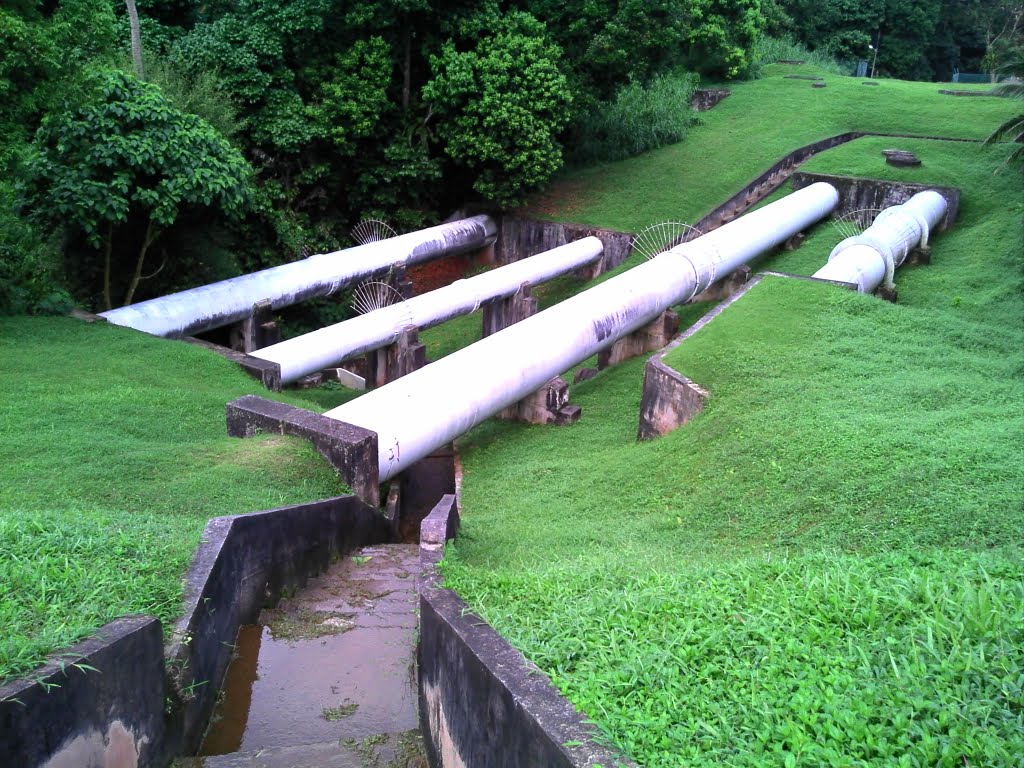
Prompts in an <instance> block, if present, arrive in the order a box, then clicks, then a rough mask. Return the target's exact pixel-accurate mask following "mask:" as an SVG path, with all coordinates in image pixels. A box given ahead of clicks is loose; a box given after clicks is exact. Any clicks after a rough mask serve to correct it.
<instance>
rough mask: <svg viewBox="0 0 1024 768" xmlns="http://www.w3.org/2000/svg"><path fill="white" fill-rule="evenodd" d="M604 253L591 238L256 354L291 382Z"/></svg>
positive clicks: (597, 241)
mask: <svg viewBox="0 0 1024 768" xmlns="http://www.w3.org/2000/svg"><path fill="white" fill-rule="evenodd" d="M602 251H603V246H602V245H601V241H600V240H598V239H597V238H596V237H585V238H583V239H581V240H576V241H575V242H572V243H569V244H568V245H563V246H561V247H559V248H555V249H553V250H550V251H545V252H544V253H539V254H537V255H536V256H531V257H530V258H528V259H522V260H521V261H517V262H514V263H512V264H508V265H506V266H504V267H499V268H498V269H493V270H491V271H490V272H484V273H483V274H481V275H477V276H476V277H471V278H468V279H465V280H456V281H455V282H454V283H452V284H451V285H449V286H446V287H444V288H439V289H438V290H436V291H431V292H430V293H425V294H423V295H422V296H417V297H415V298H412V299H409V300H407V301H403V302H401V303H399V304H393V305H391V306H388V307H382V308H381V309H377V310H374V311H373V312H368V313H367V314H365V315H360V316H359V317H355V318H352V319H351V320H346V321H345V322H343V323H337V324H335V325H331V326H328V327H326V328H321V329H319V330H317V331H313V332H312V333H307V334H304V335H302V336H298V337H296V338H294V339H288V340H287V341H282V342H281V343H280V344H274V345H272V346H269V347H264V348H263V349H260V350H258V351H256V352H254V353H252V354H253V356H254V357H259V358H261V359H263V360H270V361H271V362H274V363H277V364H278V365H279V366H280V367H281V382H282V383H285V384H287V383H288V382H290V381H295V380H296V379H300V378H302V377H303V376H305V375H307V374H309V373H313V372H314V371H319V370H321V369H323V368H327V367H329V366H331V365H336V364H337V363H340V362H341V361H342V360H348V359H349V358H352V357H355V356H356V355H361V354H363V353H365V352H369V351H371V350H374V349H378V348H379V347H383V346H386V345H387V344H391V343H392V342H394V341H396V340H397V339H398V336H399V335H400V334H401V332H402V328H404V327H405V326H407V325H414V326H416V327H417V328H419V329H424V328H430V327H432V326H434V325H437V324H438V323H442V322H444V321H446V320H450V319H451V318H453V317H458V316H459V315H466V314H469V313H470V312H473V311H475V310H476V309H477V308H478V307H480V306H481V305H482V304H485V303H487V302H489V301H494V300H496V299H502V298H507V297H509V296H512V295H513V294H515V293H516V291H518V290H519V287H520V286H521V285H522V284H523V283H525V282H528V283H531V284H534V285H536V284H539V283H543V282H545V281H547V280H550V279H551V278H553V277H557V276H558V275H564V274H566V273H567V272H571V271H573V270H574V269H579V268H580V267H583V266H586V265H587V264H590V263H592V262H594V261H596V260H597V259H599V258H600V257H601V254H602Z"/></svg>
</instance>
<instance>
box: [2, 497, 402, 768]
mask: <svg viewBox="0 0 1024 768" xmlns="http://www.w3.org/2000/svg"><path fill="white" fill-rule="evenodd" d="M388 537H389V528H388V525H387V522H386V521H385V520H384V518H383V517H382V516H381V515H380V514H379V513H378V512H377V511H376V510H375V509H372V508H370V507H368V506H367V505H365V504H363V503H362V502H361V501H359V500H358V499H357V498H355V497H354V496H345V497H339V498H334V499H326V500H323V501H317V502H313V503H310V504H300V505H297V506H292V507H282V508H280V509H273V510H267V511H264V512H255V513H252V514H249V515H231V516H228V517H218V518H215V519H213V520H211V521H210V522H209V523H208V524H207V526H206V530H205V531H204V533H203V539H202V543H201V544H200V545H199V548H198V550H197V551H196V555H195V558H194V560H193V564H192V566H191V568H190V569H189V571H188V574H187V575H186V577H185V584H186V589H185V606H186V610H185V615H184V617H183V618H182V619H181V620H180V621H179V622H178V623H177V624H176V625H175V627H174V631H173V633H172V636H171V640H170V642H169V644H168V645H167V647H166V648H165V647H164V644H163V633H162V631H161V627H160V622H159V621H158V620H157V619H155V618H152V617H149V616H134V617H125V618H121V619H117V620H116V621H113V622H111V623H109V624H107V625H106V626H104V627H103V628H101V629H100V630H99V631H98V632H97V633H96V635H95V636H94V637H92V638H90V639H88V640H85V641H83V642H81V643H77V644H76V645H73V646H71V647H70V648H67V649H65V650H64V651H62V652H60V653H57V654H55V655H54V657H53V658H52V660H51V661H50V662H49V663H48V664H46V665H45V666H43V667H41V668H39V669H36V670H34V671H33V672H32V674H31V675H30V676H29V677H28V678H26V679H24V680H14V681H11V682H9V683H7V684H5V685H3V686H0V766H3V768H7V766H11V768H14V767H15V766H17V768H38V767H39V766H46V768H163V766H165V765H167V764H168V763H169V762H170V760H171V759H172V758H173V757H174V756H176V755H178V754H181V753H183V752H188V751H192V750H194V749H196V748H197V747H198V744H199V741H200V739H201V737H202V733H203V730H204V728H205V725H206V721H207V719H208V717H209V715H210V713H211V712H212V711H213V706H214V703H215V701H216V698H217V694H218V691H219V688H220V682H221V679H222V678H223V675H224V671H225V670H226V669H227V665H228V663H229V661H230V659H231V656H232V653H233V651H234V649H233V644H234V641H235V636H236V635H237V634H238V627H239V626H240V625H241V624H243V623H249V622H252V621H255V619H256V617H257V615H258V613H259V611H260V609H261V608H263V607H265V606H267V605H270V604H272V603H273V602H275V601H276V600H277V598H278V597H279V596H280V594H281V592H282V590H286V589H290V588H292V587H296V586H300V585H302V584H303V583H304V582H305V580H306V578H307V577H309V576H311V575H313V574H315V573H317V572H319V571H321V570H323V568H324V567H326V565H327V563H328V562H329V561H330V560H331V558H333V557H337V556H340V555H341V554H343V553H344V552H347V551H349V550H351V549H354V548H356V547H359V546H362V545H364V544H375V543H379V542H382V541H386V540H388Z"/></svg>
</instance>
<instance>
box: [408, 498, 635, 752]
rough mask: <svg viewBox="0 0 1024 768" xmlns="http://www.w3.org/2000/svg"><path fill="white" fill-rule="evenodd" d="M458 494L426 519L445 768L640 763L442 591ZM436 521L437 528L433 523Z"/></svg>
mask: <svg viewBox="0 0 1024 768" xmlns="http://www.w3.org/2000/svg"><path fill="white" fill-rule="evenodd" d="M454 514H457V511H456V509H455V497H454V496H450V495H449V496H445V497H444V499H442V500H441V502H440V503H439V504H438V505H437V506H436V507H435V508H434V510H433V511H432V512H431V513H430V515H429V516H428V517H427V518H426V519H425V520H424V527H425V529H426V532H427V533H428V536H429V537H430V538H432V539H435V540H434V541H431V542H429V543H428V544H427V545H424V544H421V546H420V557H421V561H422V563H423V573H422V575H421V577H420V659H419V682H420V720H421V730H422V731H423V735H424V738H425V741H426V746H427V752H428V755H429V757H430V761H431V765H433V766H435V768H456V766H458V767H460V768H462V767H463V766H472V768H485V767H486V768H539V767H540V766H543V767H544V768H596V766H602V768H613V766H634V765H635V764H634V763H632V762H631V761H630V760H628V759H627V758H626V757H625V756H624V755H622V754H621V753H620V752H618V751H617V750H614V749H611V748H609V747H605V746H602V745H600V744H598V743H597V742H596V741H595V740H594V739H595V735H596V731H595V729H594V728H593V727H592V726H588V725H586V724H585V722H584V717H583V715H581V714H580V713H579V712H578V711H577V710H576V709H575V708H574V707H573V706H572V704H570V703H569V701H568V700H567V699H566V698H565V697H563V696H562V695H561V694H560V693H559V692H558V691H557V690H556V689H555V687H554V686H553V685H551V682H550V681H549V680H548V678H547V676H546V675H544V674H543V673H542V672H541V671H540V670H539V669H537V667H536V666H534V665H532V664H530V663H529V662H528V661H526V659H525V658H523V655H522V654H521V653H519V651H517V650H516V649H514V648H513V647H512V646H511V645H509V644H508V642H507V641H506V640H505V639H504V638H503V637H502V636H501V635H499V634H498V633H497V632H495V631H494V629H493V628H492V627H490V626H489V625H488V624H487V623H486V622H484V621H483V620H482V619H481V618H480V617H479V616H476V615H475V614H473V613H471V612H470V610H469V607H468V606H467V605H466V603H465V602H463V600H462V599H461V598H459V596H458V595H456V594H455V593H454V592H452V591H451V590H448V589H442V588H440V587H439V586H438V584H439V577H438V575H437V572H436V569H435V566H436V564H437V563H438V562H439V561H440V559H441V557H442V551H441V548H440V546H439V545H438V543H437V541H436V539H437V538H438V537H439V536H440V535H442V534H441V532H442V531H444V533H443V535H444V536H445V538H448V537H449V536H450V535H451V534H452V533H454V524H453V523H452V522H451V520H452V516H453V515H454ZM428 521H429V522H428Z"/></svg>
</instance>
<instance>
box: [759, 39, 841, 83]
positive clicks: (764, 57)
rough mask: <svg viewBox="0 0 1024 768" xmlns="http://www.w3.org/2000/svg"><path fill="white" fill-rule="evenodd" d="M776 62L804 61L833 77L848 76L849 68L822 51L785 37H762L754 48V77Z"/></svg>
mask: <svg viewBox="0 0 1024 768" xmlns="http://www.w3.org/2000/svg"><path fill="white" fill-rule="evenodd" d="M778 61H804V62H807V63H808V64H812V65H814V66H816V67H818V68H819V69H821V70H823V71H825V72H830V73H832V74H833V75H848V74H850V72H851V67H848V66H846V65H844V64H842V63H841V62H839V61H836V60H835V59H833V58H832V57H831V56H829V55H828V54H827V53H825V52H824V51H822V50H817V51H811V50H809V49H808V48H807V47H806V46H804V45H801V44H800V43H796V42H793V40H790V39H789V38H785V37H762V38H761V39H760V40H758V41H757V45H756V46H755V48H754V72H753V74H754V77H758V76H759V75H760V68H761V67H764V66H766V65H768V64H775V63H776V62H778Z"/></svg>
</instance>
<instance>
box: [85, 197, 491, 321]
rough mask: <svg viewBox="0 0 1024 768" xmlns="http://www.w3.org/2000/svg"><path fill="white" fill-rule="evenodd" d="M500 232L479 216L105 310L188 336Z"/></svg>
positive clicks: (474, 244) (468, 246)
mask: <svg viewBox="0 0 1024 768" xmlns="http://www.w3.org/2000/svg"><path fill="white" fill-rule="evenodd" d="M496 234H497V229H496V227H495V225H494V221H492V220H491V218H490V217H489V216H473V217H472V218H469V219H461V220H459V221H454V222H451V223H448V224H441V225H439V226H436V227H430V228H429V229H423V230H420V231H418V232H410V233H408V234H405V235H399V236H398V237H391V238H388V239H387V240H380V241H378V242H375V243H367V244H366V245H359V246H356V247H355V248H346V249H345V250H341V251H334V252H333V253H320V254H316V255H315V256H310V257H309V258H308V259H303V260H302V261H295V262H292V263H291V264H283V265H281V266H279V267H272V268H270V269H264V270H262V271H260V272H253V273H252V274H249V275H242V276H241V277H233V278H231V279H230V280H222V281H221V282H219V283H211V284H210V285H203V286H200V287H198V288H191V289H189V290H187V291H181V292H180V293H172V294H170V295H168V296H162V297H160V298H157V299H150V300H149V301H142V302H139V303H138V304H130V305H128V306H127V307H121V308H120V309H112V310H110V311H108V312H103V313H101V315H100V316H101V317H104V318H106V319H107V320H108V321H109V322H111V323H114V324H115V325H124V326H127V327H129V328H135V329H137V330H140V331H145V332H146V333H151V334H153V335H154V336H188V335H190V334H193V333H201V332H203V331H208V330H210V329H211V328H218V327H220V326H222V325H228V324H229V323H236V322H239V321H241V320H244V319H245V318H246V317H248V316H249V313H250V312H251V311H252V306H253V304H256V303H257V302H260V301H264V300H267V299H269V300H270V302H271V306H272V307H273V308H274V309H279V308H281V307H286V306H289V305H291V304H295V303H297V302H300V301H305V300H307V299H313V298H317V297H320V296H329V295H330V294H332V293H334V292H335V291H337V290H338V289H340V288H343V287H344V286H346V285H350V284H352V283H354V282H356V281H359V280H363V279H365V278H367V277H369V276H371V275H374V274H377V273H379V272H382V271H384V270H386V269H388V268H389V267H391V266H393V265H400V264H406V265H412V264H419V263H420V262H423V261H430V260H431V259H436V258H438V257H440V256H445V255H448V254H455V253H462V252H464V251H470V250H475V249H478V248H483V247H485V246H487V245H490V244H491V243H493V242H494V238H495V235H496Z"/></svg>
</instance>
